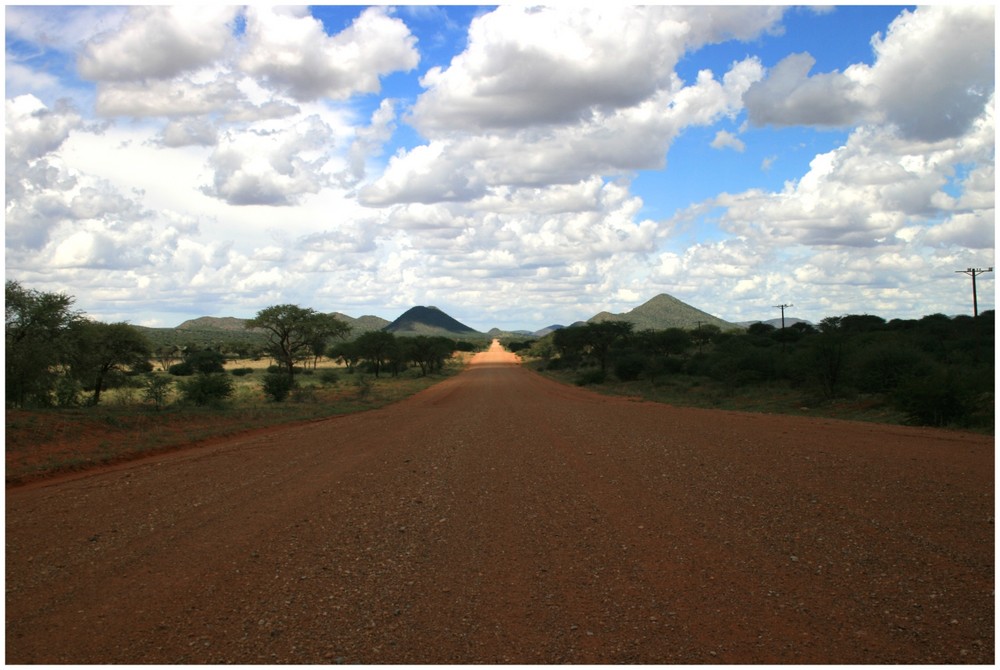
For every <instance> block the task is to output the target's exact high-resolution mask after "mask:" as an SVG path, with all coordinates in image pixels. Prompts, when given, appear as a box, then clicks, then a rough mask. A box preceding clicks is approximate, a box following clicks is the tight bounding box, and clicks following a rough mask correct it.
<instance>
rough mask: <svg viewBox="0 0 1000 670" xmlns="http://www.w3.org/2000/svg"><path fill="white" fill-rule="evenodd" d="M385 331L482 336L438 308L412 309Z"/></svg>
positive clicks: (403, 333)
mask: <svg viewBox="0 0 1000 670" xmlns="http://www.w3.org/2000/svg"><path fill="white" fill-rule="evenodd" d="M383 330H385V331H387V332H390V333H394V334H396V335H444V336H454V335H482V333H480V332H479V331H477V330H475V329H473V328H470V327H469V326H467V325H465V324H464V323H462V322H461V321H458V320H456V319H453V318H452V317H450V316H448V315H447V314H445V313H444V312H442V311H441V310H440V309H438V308H437V307H423V306H418V307H411V308H410V309H408V310H406V311H405V312H403V313H402V314H401V315H400V316H399V318H398V319H396V320H395V321H393V322H392V323H390V324H389V325H388V326H386V327H385V328H383Z"/></svg>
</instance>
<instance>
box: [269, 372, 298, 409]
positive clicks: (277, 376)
mask: <svg viewBox="0 0 1000 670" xmlns="http://www.w3.org/2000/svg"><path fill="white" fill-rule="evenodd" d="M294 386H295V382H294V381H293V380H292V378H291V377H289V376H288V375H287V374H285V373H281V372H268V373H267V374H266V375H264V380H263V382H262V383H261V388H262V389H263V391H264V395H266V396H267V397H268V398H270V399H271V400H273V401H274V402H283V401H284V400H285V399H286V398H288V394H289V393H291V392H292V388H293V387H294Z"/></svg>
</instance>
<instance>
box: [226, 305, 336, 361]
mask: <svg viewBox="0 0 1000 670" xmlns="http://www.w3.org/2000/svg"><path fill="white" fill-rule="evenodd" d="M245 325H246V327H247V328H248V329H254V328H258V329H261V330H263V331H265V332H266V333H267V349H266V351H267V353H268V354H269V355H270V356H272V357H273V358H274V359H275V360H276V361H278V362H279V363H280V364H281V365H282V366H284V368H285V369H286V370H287V371H288V378H289V379H293V378H294V374H295V361H297V360H299V359H302V358H305V357H307V356H308V355H310V354H311V353H312V352H314V351H315V348H316V343H317V342H327V341H328V340H330V339H331V338H334V337H343V336H344V335H346V334H347V333H348V332H350V329H351V327H350V326H349V325H348V324H346V323H344V322H343V321H341V320H340V319H338V318H336V317H335V316H333V315H332V314H321V313H319V312H316V311H315V310H313V309H310V308H308V307H299V306H298V305H273V306H271V307H267V308H265V309H262V310H261V311H259V312H257V315H256V316H254V318H252V319H249V320H247V321H246V324H245Z"/></svg>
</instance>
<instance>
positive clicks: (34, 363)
mask: <svg viewBox="0 0 1000 670" xmlns="http://www.w3.org/2000/svg"><path fill="white" fill-rule="evenodd" d="M4 300H5V316H6V324H5V325H6V332H5V335H6V338H5V339H6V351H5V354H6V360H5V365H4V372H5V374H6V394H7V404H8V405H12V406H16V407H22V406H24V405H26V404H39V405H48V404H50V403H51V402H52V398H51V394H52V391H53V389H54V388H55V385H56V381H57V380H58V379H59V378H60V375H59V368H60V366H62V365H63V364H65V363H66V362H67V360H68V358H69V354H70V353H71V352H72V350H73V338H72V333H71V327H72V326H73V324H74V323H76V322H77V321H79V320H80V319H81V316H80V314H79V312H76V311H75V310H73V309H72V306H73V298H72V297H70V296H68V295H65V294H63V293H43V292H40V291H36V290H33V289H27V288H24V287H23V286H21V284H19V283H18V282H16V281H12V280H8V281H7V282H6V284H5V286H4Z"/></svg>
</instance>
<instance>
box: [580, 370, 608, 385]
mask: <svg viewBox="0 0 1000 670" xmlns="http://www.w3.org/2000/svg"><path fill="white" fill-rule="evenodd" d="M605 376H606V375H605V374H604V371H603V370H600V369H597V370H590V371H588V372H584V373H583V374H581V375H580V376H579V377H578V378H577V380H576V385H577V386H589V385H590V384H603V383H604V379H605Z"/></svg>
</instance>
